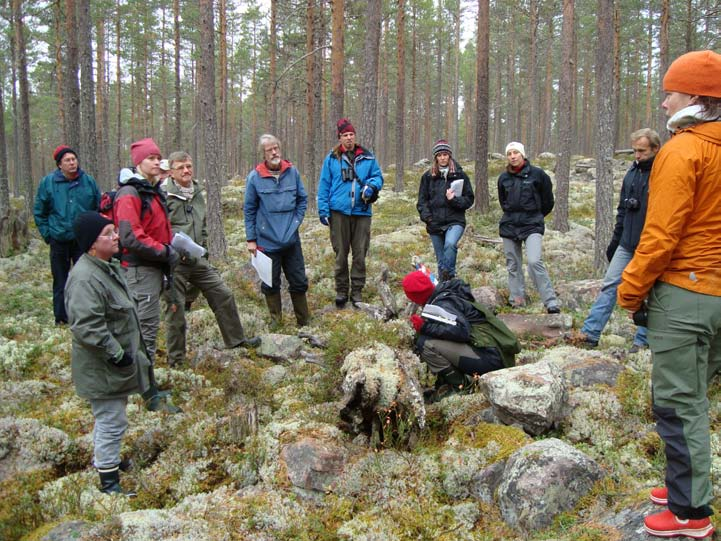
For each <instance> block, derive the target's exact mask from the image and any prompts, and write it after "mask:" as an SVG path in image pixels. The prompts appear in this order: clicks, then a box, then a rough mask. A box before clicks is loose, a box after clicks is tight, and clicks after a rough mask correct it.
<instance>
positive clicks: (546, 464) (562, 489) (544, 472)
mask: <svg viewBox="0 0 721 541" xmlns="http://www.w3.org/2000/svg"><path fill="white" fill-rule="evenodd" d="M602 477H603V472H602V470H601V468H600V466H599V465H598V464H597V463H596V462H595V461H593V460H592V459H591V458H589V457H588V456H587V455H585V454H583V453H582V452H580V451H578V450H577V449H575V448H574V447H572V446H570V445H568V444H567V443H564V442H563V441H561V440H559V439H556V438H550V439H547V440H541V441H537V442H534V443H531V444H530V445H526V446H525V447H523V448H521V449H519V450H518V451H516V452H515V453H513V454H512V455H511V456H510V457H509V458H508V462H507V463H506V467H505V468H504V470H503V479H502V481H501V484H500V485H499V486H498V492H497V494H498V503H499V506H500V508H501V515H502V516H503V519H504V520H505V521H506V522H507V523H508V524H510V525H511V526H514V527H517V528H521V529H522V530H525V531H528V532H531V531H538V530H542V529H544V528H547V527H548V526H550V525H551V524H552V523H553V519H554V517H555V516H556V515H558V514H559V513H562V512H564V511H569V510H571V509H573V508H574V507H575V506H576V505H577V504H578V502H579V500H580V499H581V498H582V497H583V496H585V495H586V494H587V493H588V492H589V491H590V490H591V488H592V487H593V485H594V483H595V482H596V481H598V480H599V479H601V478H602Z"/></svg>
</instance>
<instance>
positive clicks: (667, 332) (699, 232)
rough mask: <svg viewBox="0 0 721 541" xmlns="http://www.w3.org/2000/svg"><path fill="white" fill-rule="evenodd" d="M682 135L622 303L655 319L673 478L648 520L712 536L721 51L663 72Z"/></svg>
mask: <svg viewBox="0 0 721 541" xmlns="http://www.w3.org/2000/svg"><path fill="white" fill-rule="evenodd" d="M663 87H664V91H665V92H666V99H665V100H664V102H663V105H662V107H663V108H664V109H665V110H666V115H667V116H668V117H669V120H668V123H667V127H668V129H669V131H670V132H671V133H672V138H671V140H670V141H669V142H668V143H666V144H665V145H664V146H663V147H662V148H661V150H660V152H659V153H658V154H657V156H656V160H655V161H654V164H653V169H652V170H651V178H650V181H649V192H648V193H649V195H648V213H647V215H646V224H645V226H644V230H643V233H642V235H641V240H640V242H639V245H638V247H637V248H636V252H635V255H634V257H633V259H632V260H631V262H630V263H629V264H628V266H627V267H626V269H625V271H624V272H623V275H622V283H621V285H620V286H619V288H618V304H619V305H621V306H622V307H623V308H626V309H627V310H629V311H630V312H633V313H634V320H635V321H636V323H637V324H643V323H644V321H643V320H644V318H645V319H646V320H647V327H648V342H649V346H650V348H651V352H652V354H653V371H652V375H651V382H652V387H653V412H654V416H655V418H656V428H657V430H658V433H659V435H660V436H661V438H662V439H663V440H664V442H665V444H666V445H665V452H666V461H667V465H666V485H665V486H664V487H662V488H656V489H653V490H652V491H651V500H652V501H653V502H654V503H658V504H664V505H665V504H667V505H668V509H667V510H665V511H662V512H660V513H655V514H653V515H649V516H647V517H646V518H645V520H644V524H645V528H646V531H647V532H648V533H650V534H651V535H655V536H659V537H671V536H679V535H686V536H689V537H695V538H702V537H707V536H709V535H711V534H712V533H713V531H714V527H713V525H712V524H711V521H710V520H709V518H708V517H709V516H710V515H712V514H713V511H712V510H711V507H710V503H711V499H712V493H711V492H712V491H711V480H710V467H711V449H710V447H711V445H710V428H709V417H708V408H709V403H708V398H707V396H706V393H707V389H708V381H709V380H710V379H711V377H712V376H713V375H714V374H715V373H716V372H717V371H718V370H719V368H721V332H720V331H721V55H720V54H718V53H715V52H713V51H694V52H691V53H687V54H684V55H682V56H680V57H679V58H677V59H676V60H675V61H674V62H673V63H672V64H671V66H670V67H669V69H668V71H667V72H666V75H665V76H664V79H663Z"/></svg>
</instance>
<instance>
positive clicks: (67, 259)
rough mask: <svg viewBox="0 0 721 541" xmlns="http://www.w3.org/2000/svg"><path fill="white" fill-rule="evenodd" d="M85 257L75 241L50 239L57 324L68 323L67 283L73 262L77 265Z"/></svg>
mask: <svg viewBox="0 0 721 541" xmlns="http://www.w3.org/2000/svg"><path fill="white" fill-rule="evenodd" d="M81 255H83V254H82V252H81V251H80V248H79V247H78V243H77V242H75V241H74V240H71V241H67V242H62V241H59V240H54V239H50V272H52V273H53V313H54V314H55V323H67V322H68V314H67V313H66V312H65V282H67V280H68V274H70V266H71V262H72V263H73V264H74V263H77V262H78V259H80V256H81Z"/></svg>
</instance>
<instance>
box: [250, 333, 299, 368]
mask: <svg viewBox="0 0 721 541" xmlns="http://www.w3.org/2000/svg"><path fill="white" fill-rule="evenodd" d="M260 338H261V343H260V347H259V348H258V349H257V350H256V351H257V352H258V355H262V356H263V357H268V358H270V359H273V360H274V361H290V360H291V359H297V358H298V357H299V356H300V352H301V350H302V349H303V340H301V339H300V338H298V337H297V336H292V335H288V334H264V335H262V336H261V337H260Z"/></svg>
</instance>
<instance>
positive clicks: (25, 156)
mask: <svg viewBox="0 0 721 541" xmlns="http://www.w3.org/2000/svg"><path fill="white" fill-rule="evenodd" d="M12 7H13V26H14V30H15V32H14V35H15V65H16V67H17V76H18V82H19V85H18V86H19V87H20V94H19V96H18V98H19V109H18V113H19V118H18V143H19V145H18V163H17V167H16V175H17V176H18V178H19V179H20V183H21V187H22V193H23V195H24V196H25V210H26V211H27V212H28V214H29V213H30V210H31V209H32V208H33V197H34V195H35V193H34V192H35V190H34V189H33V175H32V169H31V164H32V153H31V140H30V85H29V83H28V64H27V57H26V49H25V24H24V23H23V13H22V1H21V0H13V3H12Z"/></svg>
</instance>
